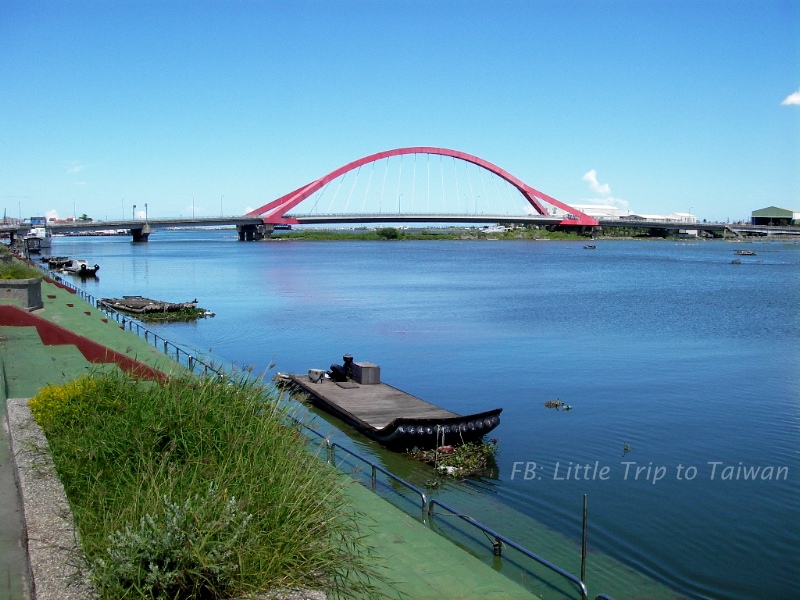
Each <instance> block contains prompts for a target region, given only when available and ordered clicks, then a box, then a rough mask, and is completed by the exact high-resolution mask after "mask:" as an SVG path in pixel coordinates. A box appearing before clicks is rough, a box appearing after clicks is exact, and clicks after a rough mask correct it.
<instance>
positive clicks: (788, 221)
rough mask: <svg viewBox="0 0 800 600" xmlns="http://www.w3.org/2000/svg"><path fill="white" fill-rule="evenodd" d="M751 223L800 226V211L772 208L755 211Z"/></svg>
mask: <svg viewBox="0 0 800 600" xmlns="http://www.w3.org/2000/svg"><path fill="white" fill-rule="evenodd" d="M750 222H751V223H752V224H753V225H800V211H797V210H792V209H790V208H778V207H777V206H770V207H768V208H761V209H759V210H754V211H753V212H752V214H751V216H750Z"/></svg>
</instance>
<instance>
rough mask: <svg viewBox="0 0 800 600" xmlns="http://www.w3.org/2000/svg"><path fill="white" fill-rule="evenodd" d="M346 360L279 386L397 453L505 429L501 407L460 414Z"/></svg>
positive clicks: (280, 380) (281, 377)
mask: <svg viewBox="0 0 800 600" xmlns="http://www.w3.org/2000/svg"><path fill="white" fill-rule="evenodd" d="M343 361H344V364H343V365H331V369H330V371H325V370H320V369H310V370H309V372H308V374H307V375H304V374H300V375H291V374H282V373H278V374H277V375H276V376H275V382H276V384H277V385H279V386H281V387H287V388H290V389H294V390H299V391H301V392H303V393H305V394H307V395H308V396H309V397H310V399H311V401H312V402H313V403H314V404H316V405H317V406H319V407H320V408H322V409H324V410H326V411H327V412H330V413H331V414H333V415H335V416H336V417H338V418H340V419H342V420H343V421H345V422H346V423H348V424H350V425H352V426H353V427H355V428H356V429H357V430H358V431H360V432H361V433H363V434H364V435H366V436H367V437H369V438H371V439H373V440H375V441H377V442H380V443H381V444H383V445H384V446H387V447H388V448H391V449H393V450H408V449H413V448H419V449H430V448H438V447H441V446H446V445H451V446H458V445H461V444H465V443H468V442H477V441H480V440H481V439H482V438H483V436H484V435H486V434H487V433H489V432H490V431H491V430H492V429H494V428H495V427H497V426H498V425H499V424H500V413H501V412H502V410H503V409H502V408H496V409H493V410H488V411H485V412H481V413H474V414H470V415H459V414H457V413H454V412H451V411H449V410H446V409H444V408H441V407H439V406H436V405H435V404H431V403H430V402H426V401H424V400H421V399H420V398H417V397H416V396H412V395H411V394H408V393H406V392H404V391H402V390H399V389H397V388H395V387H392V386H390V385H387V384H385V383H381V381H380V367H379V366H378V365H374V364H372V363H366V362H365V363H357V362H354V361H353V357H352V356H351V355H349V354H346V355H345V356H344V359H343Z"/></svg>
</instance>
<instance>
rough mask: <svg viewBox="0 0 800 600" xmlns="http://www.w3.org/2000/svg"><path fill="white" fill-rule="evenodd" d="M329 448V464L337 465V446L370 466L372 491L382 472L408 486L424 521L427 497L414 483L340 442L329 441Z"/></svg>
mask: <svg viewBox="0 0 800 600" xmlns="http://www.w3.org/2000/svg"><path fill="white" fill-rule="evenodd" d="M329 448H330V461H331V464H332V465H334V466H338V465H337V464H336V449H337V448H340V449H341V450H343V451H344V452H346V453H347V454H349V455H350V456H352V457H353V458H356V459H358V460H359V461H361V462H363V463H365V464H367V465H369V466H370V468H371V473H370V486H371V487H372V490H373V491H375V490H376V489H377V485H378V480H377V475H378V473H383V474H384V475H386V477H388V478H389V479H391V480H392V481H395V482H397V483H399V484H401V485H403V486H405V487H406V488H408V489H409V490H411V491H412V492H414V493H415V494H417V495H418V496H419V498H420V502H421V506H420V508H421V510H422V520H423V522H424V521H425V514H426V512H427V509H428V497H427V496H426V495H425V492H423V491H422V490H421V489H419V488H418V487H416V486H415V485H412V484H410V483H408V482H407V481H406V480H405V479H403V478H402V477H398V476H397V475H395V474H394V473H392V472H391V471H387V470H386V469H384V468H383V467H381V466H380V465H377V464H375V463H374V462H372V461H371V460H369V459H368V458H365V457H363V456H361V455H360V454H358V453H357V452H353V451H352V450H350V449H349V448H346V447H344V446H342V445H341V444H339V443H337V442H331V443H330V444H329Z"/></svg>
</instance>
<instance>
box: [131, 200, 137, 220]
mask: <svg viewBox="0 0 800 600" xmlns="http://www.w3.org/2000/svg"><path fill="white" fill-rule="evenodd" d="M131 218H132V219H133V220H134V221H135V220H136V205H135V204H134V205H133V215H132V216H131Z"/></svg>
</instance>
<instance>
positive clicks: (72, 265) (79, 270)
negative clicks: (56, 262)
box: [61, 258, 100, 277]
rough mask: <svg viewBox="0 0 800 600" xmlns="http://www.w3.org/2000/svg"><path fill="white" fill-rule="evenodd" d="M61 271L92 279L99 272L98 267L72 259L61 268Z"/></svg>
mask: <svg viewBox="0 0 800 600" xmlns="http://www.w3.org/2000/svg"><path fill="white" fill-rule="evenodd" d="M61 270H62V271H64V272H65V273H69V274H70V275H78V276H79V277H94V276H95V275H97V272H98V271H99V270H100V265H90V264H89V263H87V262H86V261H85V260H82V259H79V258H72V259H70V260H69V262H68V263H66V264H65V265H64V266H63V267H61Z"/></svg>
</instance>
